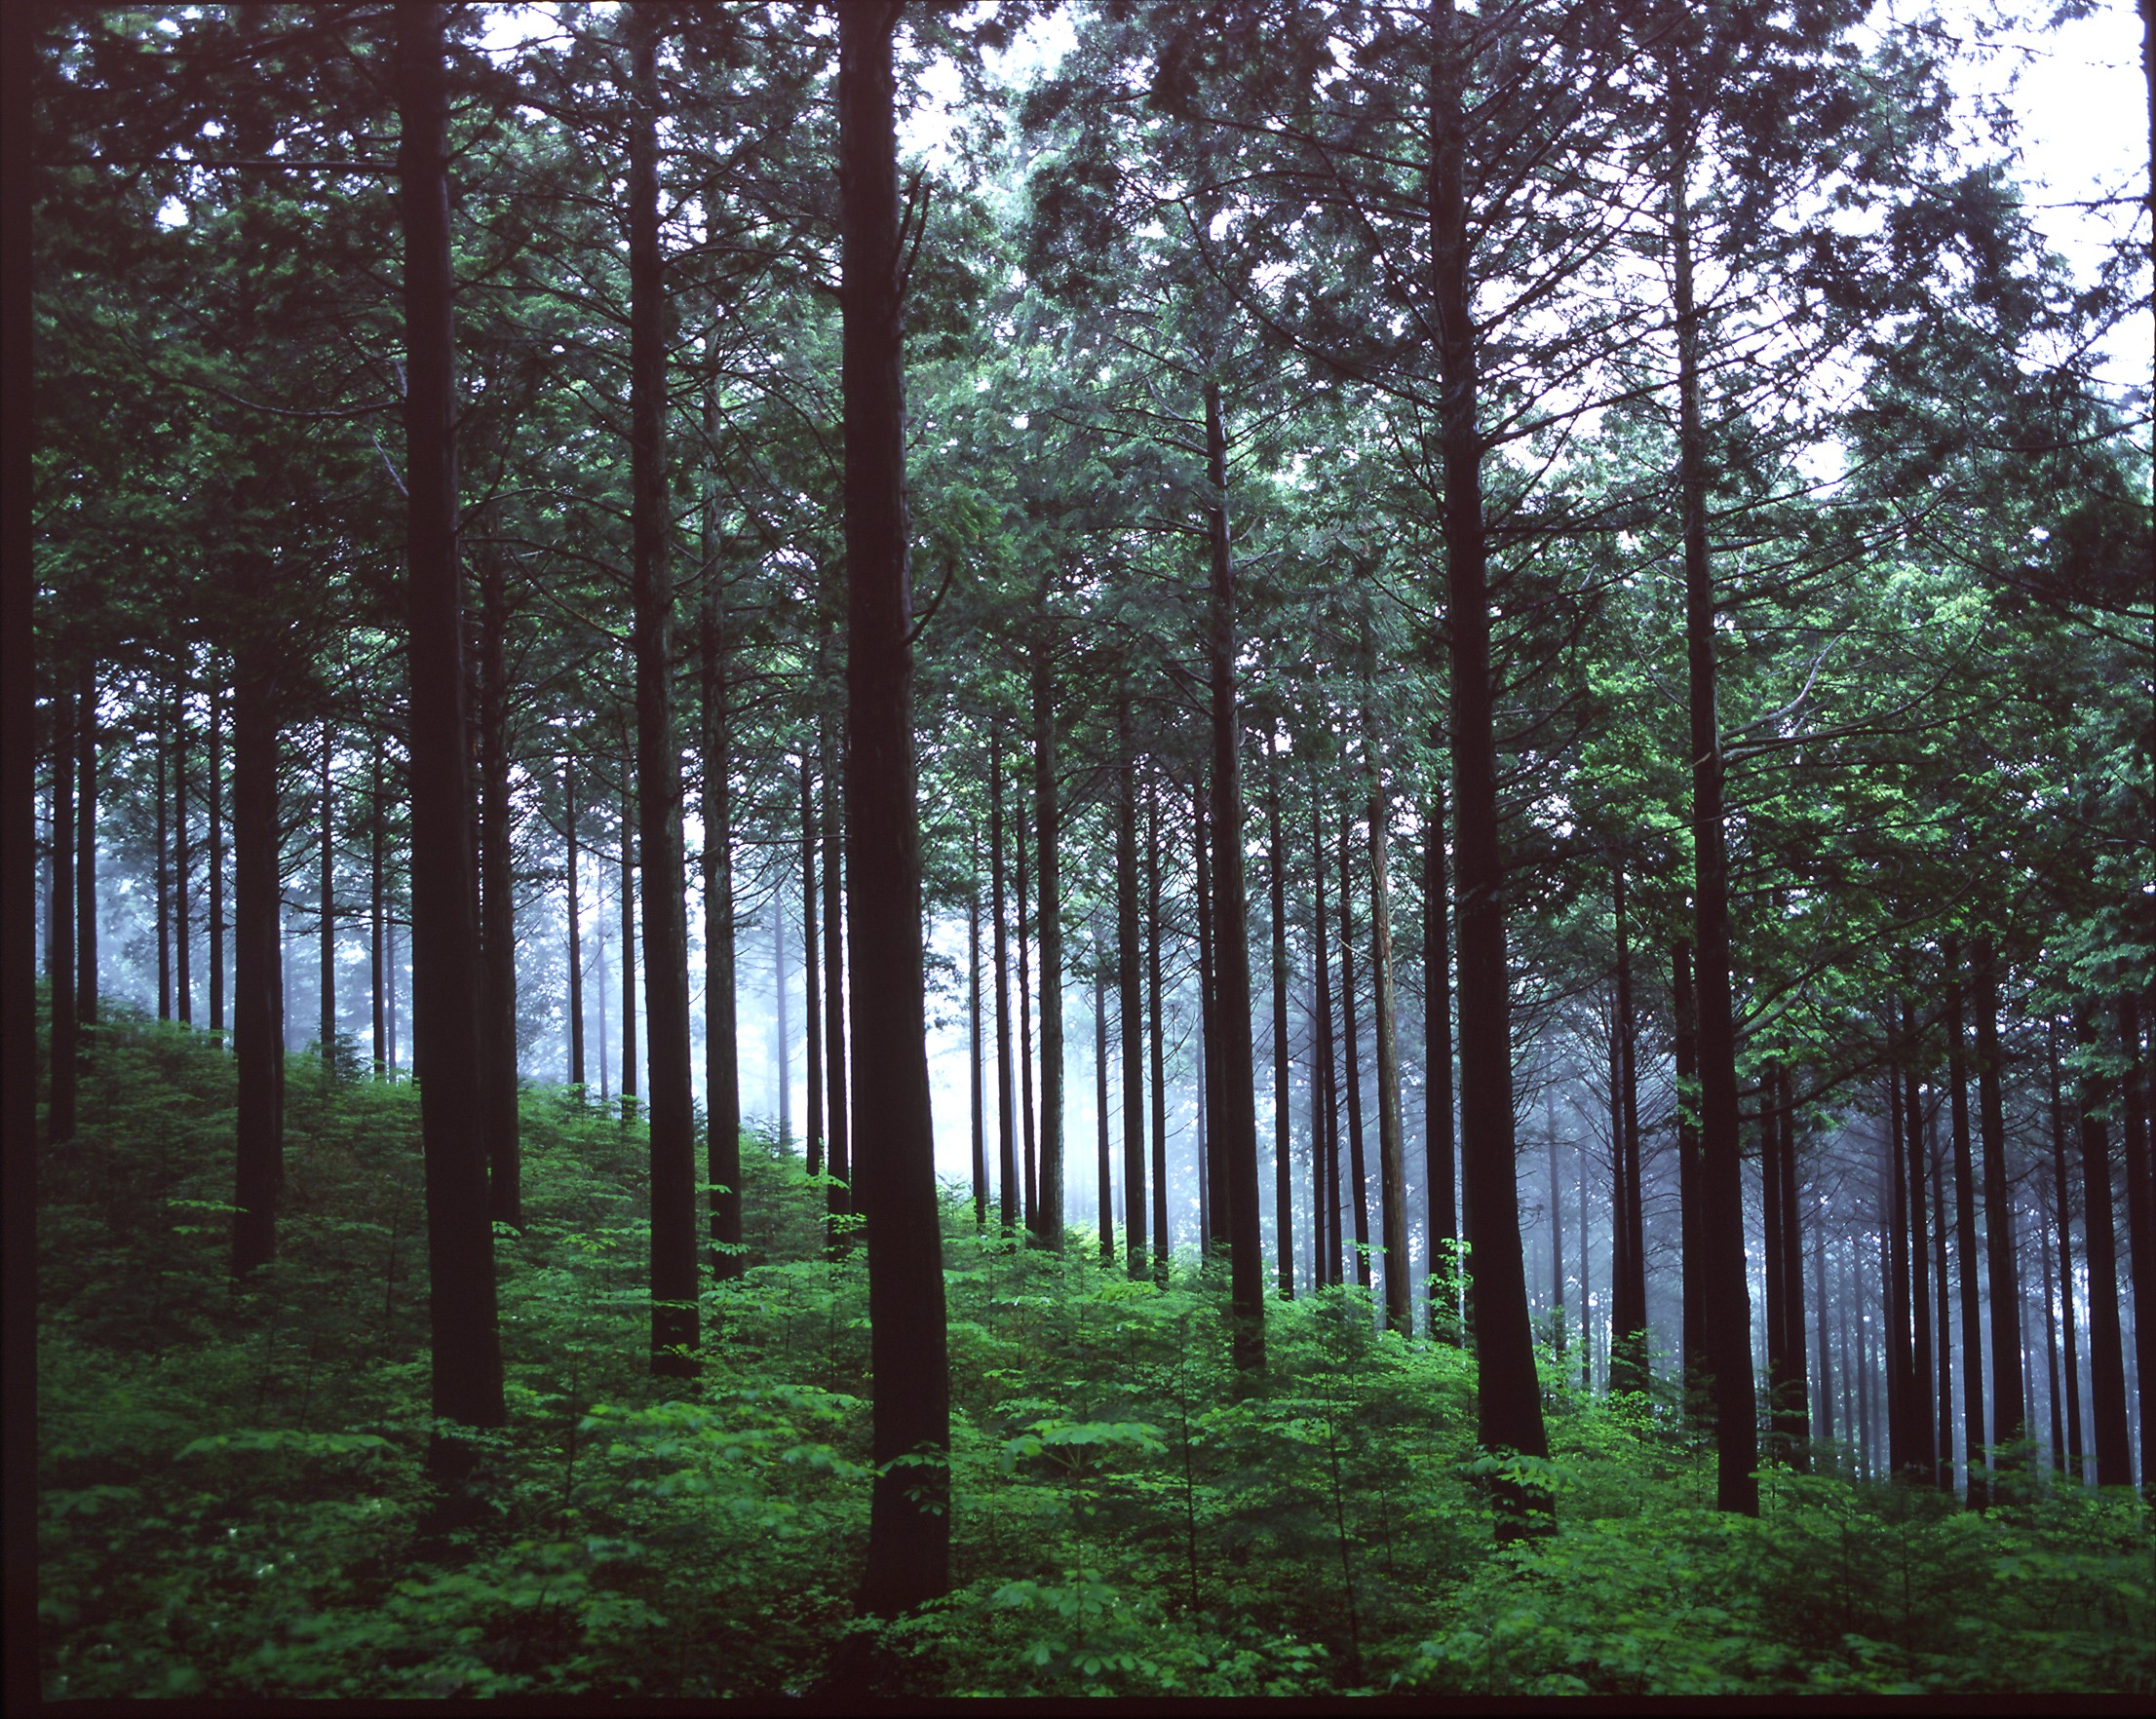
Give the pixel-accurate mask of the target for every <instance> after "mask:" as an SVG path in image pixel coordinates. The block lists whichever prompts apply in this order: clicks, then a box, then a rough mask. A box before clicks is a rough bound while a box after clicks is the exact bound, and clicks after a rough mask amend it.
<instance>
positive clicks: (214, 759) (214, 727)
mask: <svg viewBox="0 0 2156 1719" xmlns="http://www.w3.org/2000/svg"><path fill="white" fill-rule="evenodd" d="M211 671H212V675H214V673H215V664H214V662H212V670H211ZM223 715H224V701H223V696H222V694H221V692H220V691H219V689H218V686H217V683H216V681H215V679H214V678H212V681H211V683H210V782H209V790H210V794H209V802H208V807H209V821H210V830H209V835H210V1030H211V1031H212V1032H213V1033H216V1032H222V1031H223V1030H224V757H223V745H224V724H223ZM70 943H72V939H70ZM69 991H70V994H72V991H73V980H72V978H71V977H70V979H69Z"/></svg>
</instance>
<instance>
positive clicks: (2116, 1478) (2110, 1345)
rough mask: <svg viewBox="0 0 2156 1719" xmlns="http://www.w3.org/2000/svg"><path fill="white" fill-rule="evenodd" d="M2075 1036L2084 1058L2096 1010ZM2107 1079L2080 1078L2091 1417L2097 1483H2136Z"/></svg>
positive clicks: (2081, 1011)
mask: <svg viewBox="0 0 2156 1719" xmlns="http://www.w3.org/2000/svg"><path fill="white" fill-rule="evenodd" d="M2074 1037H2075V1038H2076V1039H2077V1040H2078V1041H2079V1042H2080V1044H2081V1049H2082V1053H2083V1055H2084V1056H2085V1057H2086V1056H2088V1055H2090V1054H2091V1053H2092V1052H2094V1051H2095V1050H2096V1047H2097V1030H2096V1011H2095V1008H2094V1006H2093V1005H2092V1004H2091V1003H2089V1002H2088V1001H2087V1000H2086V999H2085V1000H2083V1001H2081V1002H2079V1003H2076V1004H2075V1005H2074ZM2111 1085H2112V1083H2111V1082H2110V1081H2109V1079H2107V1078H2106V1077H2105V1076H2104V1075H2103V1074H2101V1073H2100V1072H2098V1071H2097V1070H2096V1069H2094V1068H2091V1067H2088V1066H2087V1065H2086V1064H2085V1065H2084V1070H2083V1073H2082V1077H2081V1186H2082V1227H2083V1231H2084V1234H2085V1237H2086V1240H2087V1242H2088V1257H2089V1390H2090V1396H2091V1398H2092V1402H2091V1407H2092V1408H2093V1410H2094V1412H2095V1422H2096V1458H2097V1484H2098V1486H2129V1485H2132V1484H2133V1478H2134V1473H2133V1456H2132V1446H2131V1444H2130V1442H2129V1440H2128V1437H2127V1426H2126V1356H2125V1350H2124V1348H2123V1346H2122V1344H2121V1341H2120V1331H2119V1268H2118V1241H2117V1235H2116V1230H2115V1226H2114V1220H2113V1217H2112V1210H2111V1200H2112V1193H2111V1142H2110V1130H2109V1129H2108V1128H2107V1127H2105V1125H2104V1121H2103V1112H2104V1110H2105V1108H2106V1107H2107V1106H2108V1105H2109V1103H2110V1101H2111Z"/></svg>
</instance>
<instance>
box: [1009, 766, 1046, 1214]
mask: <svg viewBox="0 0 2156 1719" xmlns="http://www.w3.org/2000/svg"><path fill="white" fill-rule="evenodd" d="M1016 813H1017V817H1016V820H1015V822H1016V826H1017V827H1016V828H1014V829H1013V830H1012V832H1011V834H1012V837H1013V848H1014V853H1013V860H1014V862H1015V865H1016V870H1017V876H1016V877H1015V879H1014V880H1013V881H1014V882H1015V884H1016V885H1017V890H1018V910H1019V924H1018V933H1019V1130H1020V1138H1021V1141H1022V1144H1023V1147H1024V1153H1025V1162H1024V1164H1023V1165H1021V1166H1020V1167H1021V1169H1022V1171H1023V1179H1024V1184H1025V1234H1026V1237H1027V1239H1028V1240H1029V1241H1038V1240H1039V1239H1040V1224H1041V1187H1040V1163H1041V1161H1040V1152H1039V1145H1040V1142H1039V1138H1038V1136H1037V1135H1036V1134H1035V1133H1034V1123H1033V1116H1034V1112H1033V974H1032V972H1031V955H1030V948H1029V945H1030V941H1031V939H1030V936H1029V934H1028V932H1027V920H1028V917H1029V916H1028V913H1027V906H1028V900H1029V898H1028V897H1027V895H1026V887H1025V796H1024V795H1023V794H1022V793H1021V794H1020V796H1019V802H1018V806H1017V808H1016Z"/></svg>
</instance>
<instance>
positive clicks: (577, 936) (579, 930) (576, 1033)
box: [561, 758, 605, 1102]
mask: <svg viewBox="0 0 2156 1719" xmlns="http://www.w3.org/2000/svg"><path fill="white" fill-rule="evenodd" d="M561 800H562V818H561V828H562V834H563V836H564V837H565V838H566V844H567V852H568V877H567V893H568V898H569V1085H570V1086H572V1087H574V1088H576V1089H577V1097H578V1100H579V1101H580V1102H581V1100H582V1098H583V1095H584V1093H583V1089H584V927H583V910H582V906H581V903H580V901H579V898H578V894H577V885H576V848H577V842H576V765H575V763H574V762H573V761H572V760H570V759H567V758H564V759H563V760H562V761H561ZM600 989H601V991H603V990H604V989H605V985H604V981H603V979H602V980H601V983H600ZM599 1036H600V1037H601V1039H603V1038H604V1037H605V1028H604V1027H601V1028H600V1029H599Z"/></svg>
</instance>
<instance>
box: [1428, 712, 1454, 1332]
mask: <svg viewBox="0 0 2156 1719" xmlns="http://www.w3.org/2000/svg"><path fill="white" fill-rule="evenodd" d="M1433 726H1434V725H1433ZM1442 739H1443V736H1442V733H1441V734H1439V735H1435V736H1434V737H1433V745H1436V744H1438V743H1439V742H1441V741H1442ZM1446 911H1447V903H1446V896H1445V887H1444V779H1443V778H1442V777H1439V776H1438V775H1437V774H1436V773H1435V772H1434V771H1433V772H1432V777H1431V783H1430V807H1429V812H1428V814H1427V818H1426V821H1425V829H1424V834H1423V841H1422V974H1423V1015H1422V1045H1423V1091H1424V1094H1425V1095H1424V1099H1423V1107H1424V1108H1423V1156H1424V1163H1425V1165H1426V1171H1427V1178H1426V1184H1425V1185H1426V1187H1427V1189H1428V1196H1427V1197H1428V1201H1429V1226H1430V1237H1429V1250H1430V1258H1429V1266H1430V1285H1431V1287H1430V1334H1431V1336H1433V1337H1435V1338H1437V1339H1438V1340H1439V1341H1440V1342H1442V1343H1457V1342H1458V1341H1459V1340H1460V1337H1461V1335H1462V1333H1461V1329H1460V1296H1459V1278H1460V1273H1461V1270H1462V1264H1463V1262H1462V1261H1461V1259H1460V1252H1459V1244H1460V1228H1459V1196H1458V1193H1457V1192H1456V1182H1455V1177H1454V1173H1453V1163H1452V955H1451V951H1450V948H1449V946H1448V945H1449V942H1450V939H1449V938H1448V937H1447V936H1446V935H1445V924H1444V921H1445V914H1446Z"/></svg>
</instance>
